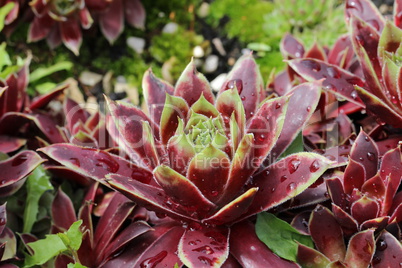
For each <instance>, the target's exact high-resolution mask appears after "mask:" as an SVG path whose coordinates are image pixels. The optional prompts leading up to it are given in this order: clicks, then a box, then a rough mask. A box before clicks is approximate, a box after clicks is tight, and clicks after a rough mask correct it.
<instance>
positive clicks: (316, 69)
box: [288, 59, 364, 107]
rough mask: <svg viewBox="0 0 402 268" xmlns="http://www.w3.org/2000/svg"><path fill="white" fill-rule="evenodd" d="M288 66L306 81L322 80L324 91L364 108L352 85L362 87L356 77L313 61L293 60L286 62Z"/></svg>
mask: <svg viewBox="0 0 402 268" xmlns="http://www.w3.org/2000/svg"><path fill="white" fill-rule="evenodd" d="M288 64H289V65H290V67H291V68H292V69H293V70H295V71H296V72H297V73H298V74H299V75H300V76H301V77H303V78H304V79H306V80H307V81H315V80H320V79H324V81H323V82H322V86H323V89H324V90H326V91H329V92H331V93H333V94H334V95H335V96H339V97H340V98H342V99H345V100H348V101H350V102H352V103H354V104H356V105H359V106H360V107H364V105H363V104H362V101H361V100H360V98H359V96H358V95H357V92H356V90H355V88H354V85H358V86H364V81H363V80H362V79H361V78H359V77H358V76H356V75H354V74H352V73H350V72H348V71H346V70H344V69H341V68H340V67H338V66H336V65H332V64H329V63H326V62H323V61H320V60H315V59H295V60H290V61H288Z"/></svg>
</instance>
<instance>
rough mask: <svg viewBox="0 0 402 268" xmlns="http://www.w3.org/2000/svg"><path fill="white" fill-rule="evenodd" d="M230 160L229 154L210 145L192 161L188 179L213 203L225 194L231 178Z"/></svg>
mask: <svg viewBox="0 0 402 268" xmlns="http://www.w3.org/2000/svg"><path fill="white" fill-rule="evenodd" d="M229 167H230V159H229V158H228V156H227V154H225V153H224V152H222V151H221V150H219V149H217V148H215V147H214V146H213V145H211V144H210V145H209V146H208V147H206V148H205V149H204V150H202V151H201V152H200V153H198V154H196V155H195V156H194V158H193V159H192V160H191V161H190V164H189V167H188V172H187V178H188V179H189V180H190V181H192V182H193V183H194V184H195V185H196V186H197V187H198V189H200V191H201V192H202V194H203V195H204V196H205V197H207V198H208V199H209V200H211V201H212V202H215V201H217V200H218V199H219V198H220V195H221V194H222V192H223V189H224V187H225V184H226V181H227V179H228V176H229Z"/></svg>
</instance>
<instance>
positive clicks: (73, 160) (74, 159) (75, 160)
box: [69, 157, 81, 167]
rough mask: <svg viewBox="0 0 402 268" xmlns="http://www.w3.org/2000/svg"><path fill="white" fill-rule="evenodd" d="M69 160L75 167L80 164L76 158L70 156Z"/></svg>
mask: <svg viewBox="0 0 402 268" xmlns="http://www.w3.org/2000/svg"><path fill="white" fill-rule="evenodd" d="M69 160H70V161H71V163H73V165H76V166H77V167H80V166H81V163H80V160H79V159H78V158H76V157H71V158H70V159H69Z"/></svg>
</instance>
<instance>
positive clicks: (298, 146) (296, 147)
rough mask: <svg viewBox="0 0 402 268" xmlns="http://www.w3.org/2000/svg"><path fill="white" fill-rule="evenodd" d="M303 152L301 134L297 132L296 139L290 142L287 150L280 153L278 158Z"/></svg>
mask: <svg viewBox="0 0 402 268" xmlns="http://www.w3.org/2000/svg"><path fill="white" fill-rule="evenodd" d="M303 151H304V146H303V134H302V133H301V132H299V134H298V135H297V136H296V138H295V139H294V140H293V141H292V143H291V144H290V145H289V147H288V148H286V150H285V151H284V152H283V153H282V155H281V156H280V158H284V157H286V156H288V155H291V154H295V153H300V152H303Z"/></svg>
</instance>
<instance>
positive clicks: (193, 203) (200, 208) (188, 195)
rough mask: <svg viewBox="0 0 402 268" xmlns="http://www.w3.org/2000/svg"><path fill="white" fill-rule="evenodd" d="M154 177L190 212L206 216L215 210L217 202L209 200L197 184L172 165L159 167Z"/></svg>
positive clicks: (167, 192) (166, 191) (169, 194)
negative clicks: (172, 167) (171, 166)
mask: <svg viewBox="0 0 402 268" xmlns="http://www.w3.org/2000/svg"><path fill="white" fill-rule="evenodd" d="M154 177H155V179H156V181H157V182H158V184H159V185H160V186H161V187H162V189H163V190H164V191H165V193H166V194H167V195H168V196H170V197H172V198H174V201H175V202H177V203H178V204H180V205H181V206H183V208H186V207H188V214H191V213H193V212H197V213H198V214H200V213H201V214H202V215H200V217H205V216H206V215H207V214H211V212H212V211H213V210H215V208H216V206H215V204H213V203H212V202H211V201H209V200H208V199H207V198H206V197H205V196H204V195H203V194H202V193H201V191H200V190H199V189H198V188H197V186H195V185H194V184H193V183H192V182H191V181H190V180H188V179H187V178H186V177H184V176H182V175H180V174H179V173H177V172H176V171H174V170H173V169H171V168H170V167H168V166H165V165H162V166H159V167H157V168H156V169H155V170H154Z"/></svg>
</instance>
